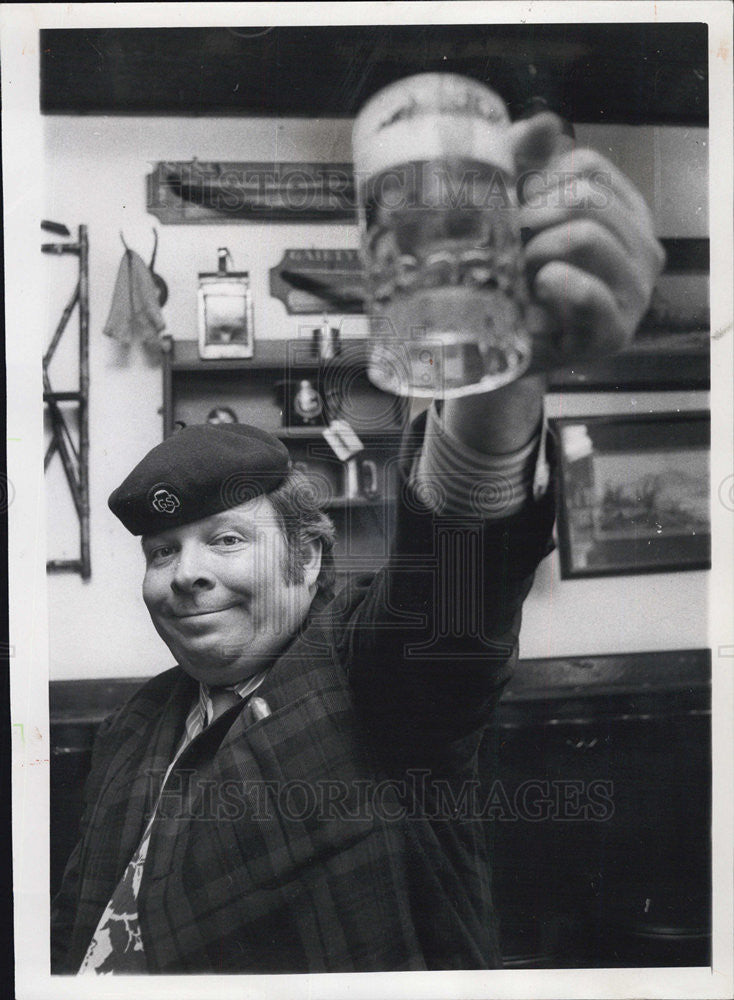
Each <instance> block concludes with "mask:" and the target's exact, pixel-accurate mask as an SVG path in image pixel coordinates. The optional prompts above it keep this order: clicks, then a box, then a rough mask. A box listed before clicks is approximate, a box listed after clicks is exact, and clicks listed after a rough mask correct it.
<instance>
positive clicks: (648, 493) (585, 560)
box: [551, 412, 711, 579]
mask: <svg viewBox="0 0 734 1000" xmlns="http://www.w3.org/2000/svg"><path fill="white" fill-rule="evenodd" d="M551 425H552V427H553V429H554V431H555V434H556V437H557V440H558V442H559V450H560V485H561V503H560V509H559V513H558V538H559V543H560V545H559V547H560V556H561V577H562V578H563V579H569V578H573V577H588V576H609V575H615V574H616V575H619V574H629V573H661V572H671V571H675V570H686V569H707V568H708V567H709V566H710V564H711V515H710V509H709V503H710V496H709V493H710V491H709V448H710V421H709V415H708V413H705V412H691V413H671V414H667V413H666V414H650V415H645V416H635V417H587V418H583V417H580V418H574V419H559V420H553V421H551Z"/></svg>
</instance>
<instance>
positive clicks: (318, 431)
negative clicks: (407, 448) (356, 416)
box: [273, 424, 403, 443]
mask: <svg viewBox="0 0 734 1000" xmlns="http://www.w3.org/2000/svg"><path fill="white" fill-rule="evenodd" d="M326 426H327V425H326V424H323V425H322V426H312V427H279V428H278V430H276V431H273V434H274V435H275V437H277V438H280V440H281V441H293V440H302V441H318V440H322V441H324V443H327V442H326V439H325V438H324V435H323V432H324V431H325V430H326ZM354 430H355V433H356V434H357V436H358V437H359V438H361V439H362V440H364V441H376V440H377V441H383V440H386V439H387V440H388V441H394V440H395V439H396V438H400V437H401V436H402V433H403V429H402V427H399V426H398V425H397V424H395V425H393V426H391V427H380V428H378V429H376V430H361V429H360V428H358V427H355V428H354Z"/></svg>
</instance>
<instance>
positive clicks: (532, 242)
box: [443, 112, 665, 454]
mask: <svg viewBox="0 0 734 1000" xmlns="http://www.w3.org/2000/svg"><path fill="white" fill-rule="evenodd" d="M512 133H513V142H514V149H515V161H516V169H517V177H518V195H519V198H520V202H521V207H520V224H521V226H522V228H523V230H524V235H525V236H526V238H527V243H526V246H525V258H526V273H527V278H528V285H529V289H530V294H531V297H532V299H533V301H534V302H535V303H536V304H538V305H539V306H540V307H541V308H539V309H531V310H530V315H529V316H528V326H529V328H530V333H531V334H532V336H533V361H532V364H531V371H532V372H533V373H534V374H532V375H527V376H526V377H524V378H521V379H519V380H518V381H517V382H513V383H511V384H510V385H506V386H503V387H502V388H501V389H497V390H496V391H495V392H488V393H482V394H479V395H476V396H465V397H463V398H461V399H448V400H446V401H445V404H444V410H443V419H444V421H445V426H446V428H447V429H448V430H449V431H450V432H451V433H452V434H454V435H455V436H456V437H458V438H459V439H460V440H461V441H463V442H464V443H465V444H468V445H470V446H471V447H473V448H474V449H475V450H477V451H482V452H484V453H485V454H502V453H505V452H510V451H513V450H515V449H518V448H521V447H522V446H523V445H524V444H525V443H526V442H527V441H528V440H529V439H530V437H531V436H532V435H533V434H534V433H535V432H536V430H537V427H538V422H539V419H540V414H541V412H542V398H543V390H544V379H543V375H542V373H543V372H545V371H548V370H550V369H551V368H554V367H559V366H562V365H569V364H571V363H573V362H574V361H583V360H589V359H593V358H597V357H601V356H603V355H605V354H612V353H614V352H615V351H618V350H621V349H622V348H624V347H626V346H627V345H628V344H629V343H630V341H631V340H632V338H633V336H634V333H635V330H636V329H637V326H638V324H639V322H640V320H641V319H642V317H643V316H644V314H645V312H646V310H647V308H648V305H649V302H650V298H651V296H652V290H653V287H654V285H655V281H656V280H657V277H658V275H659V274H660V271H661V270H662V268H663V264H664V263H665V254H664V252H663V249H662V247H661V246H660V244H659V243H658V241H657V239H656V238H655V235H654V233H653V226H652V218H651V215H650V211H649V209H648V207H647V205H646V204H645V200H644V199H643V197H642V195H641V194H640V193H639V192H638V191H637V190H636V188H635V187H634V185H633V184H632V183H631V182H630V181H629V180H628V179H627V178H626V177H625V176H624V175H623V174H622V173H620V171H619V170H617V168H616V167H615V166H614V165H613V164H611V163H610V162H609V161H608V160H606V159H605V158H604V157H603V156H601V155H600V154H599V153H595V152H593V151H592V150H589V149H573V148H571V146H572V143H571V142H570V140H569V139H568V138H567V137H566V136H565V135H564V133H563V127H562V122H561V120H560V118H558V116H557V115H554V114H552V113H550V112H543V113H542V114H539V115H537V116H535V117H533V118H530V119H527V120H525V121H519V122H516V123H515V124H514V125H513V126H512Z"/></svg>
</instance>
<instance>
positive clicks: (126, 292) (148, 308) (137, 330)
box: [103, 249, 166, 344]
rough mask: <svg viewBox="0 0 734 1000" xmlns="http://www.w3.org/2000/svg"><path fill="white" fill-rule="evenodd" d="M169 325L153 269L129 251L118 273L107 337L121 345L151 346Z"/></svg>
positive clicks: (127, 250) (106, 324) (106, 330)
mask: <svg viewBox="0 0 734 1000" xmlns="http://www.w3.org/2000/svg"><path fill="white" fill-rule="evenodd" d="M165 328H166V324H165V321H164V319H163V315H162V313H161V308H160V305H159V298H158V288H157V287H156V284H155V281H154V280H153V275H152V274H151V272H150V268H149V267H148V265H147V264H146V263H145V261H144V260H143V259H142V257H140V256H139V254H137V253H135V251H134V250H130V249H126V250H125V253H124V254H123V255H122V260H121V261H120V268H119V270H118V272H117V281H116V282H115V290H114V292H113V293H112V304H111V305H110V313H109V316H108V317H107V322H106V323H105V326H104V331H103V332H104V333H105V334H106V335H107V336H108V337H114V339H115V340H119V341H120V343H121V344H130V343H132V341H133V340H136V339H138V340H141V341H143V342H144V343H148V344H152V343H156V342H157V341H158V334H159V333H160V332H161V331H162V330H165Z"/></svg>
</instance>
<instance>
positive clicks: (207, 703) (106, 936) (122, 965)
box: [79, 671, 266, 975]
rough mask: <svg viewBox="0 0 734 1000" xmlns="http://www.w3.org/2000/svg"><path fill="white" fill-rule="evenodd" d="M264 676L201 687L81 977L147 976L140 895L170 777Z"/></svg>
mask: <svg viewBox="0 0 734 1000" xmlns="http://www.w3.org/2000/svg"><path fill="white" fill-rule="evenodd" d="M265 674H266V671H263V672H262V673H260V674H256V675H255V676H254V677H250V678H249V679H248V680H246V681H243V682H242V683H241V684H235V685H233V686H232V687H231V688H225V689H224V690H223V691H222V689H219V690H218V691H217V692H213V691H212V690H210V689H209V688H208V687H207V685H206V684H199V698H198V700H197V702H196V704H195V705H194V706H193V707H192V709H191V711H190V712H189V714H188V717H187V719H186V726H185V732H184V735H183V738H182V740H181V743H180V744H179V747H178V750H177V751H176V755H175V756H174V758H173V760H172V761H171V763H170V764H169V766H168V770H167V771H166V775H165V777H164V779H163V783H162V785H161V791H160V793H159V795H158V801H157V802H156V806H155V809H154V810H153V812H152V814H151V817H150V819H149V821H148V825H147V826H146V828H145V832H144V833H143V838H142V840H141V841H140V845H139V847H138V849H137V850H136V851H135V854H134V855H133V856H132V858H131V859H130V863H129V864H128V866H127V868H126V869H125V872H124V874H123V876H122V878H121V879H120V881H119V882H118V884H117V888H116V889H115V891H114V893H113V894H112V898H111V899H110V901H109V903H108V904H107V907H106V909H105V911H104V913H103V914H102V916H101V918H100V921H99V923H98V924H97V930H96V931H95V932H94V937H93V938H92V940H91V942H90V945H89V947H88V948H87V953H86V955H85V956H84V960H83V962H82V964H81V966H80V967H79V974H81V973H96V974H97V975H112V974H113V973H127V974H135V973H145V972H147V971H148V968H147V964H146V961H145V951H144V949H143V941H142V938H141V936H140V923H139V921H138V892H139V890H140V882H141V879H142V877H143V868H144V866H145V859H146V857H147V854H148V845H149V843H150V834H151V830H152V829H153V823H154V821H155V818H156V814H157V812H158V807H159V805H160V801H161V796H162V795H163V789H164V788H165V784H166V782H167V781H168V776H169V775H170V773H171V771H172V770H173V767H174V765H175V763H176V761H177V760H178V758H179V757H180V756H181V754H182V753H183V751H184V750H185V749H186V747H187V746H188V745H189V744H190V743H191V742H192V741H193V740H194V739H196V737H197V736H198V735H199V734H200V733H202V732H203V731H204V729H206V727H207V726H209V725H211V723H212V722H213V721H214V719H215V718H217V717H218V716H219V715H221V714H222V712H223V711H225V710H226V709H227V708H229V707H231V706H232V705H234V704H236V699H237V698H242V699H244V698H249V696H250V695H251V694H252V693H253V692H254V691H255V690H256V689H257V688H258V687H259V686H260V684H261V683H262V681H263V680H264V679H265ZM224 692H227V693H228V694H229V699H226V698H225V699H222V698H221V694H223V693H224ZM223 700H224V701H225V702H226V701H227V700H228V703H225V704H222V703H221V702H222V701H223Z"/></svg>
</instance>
